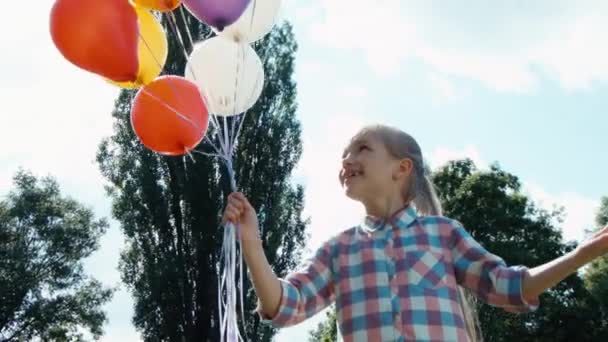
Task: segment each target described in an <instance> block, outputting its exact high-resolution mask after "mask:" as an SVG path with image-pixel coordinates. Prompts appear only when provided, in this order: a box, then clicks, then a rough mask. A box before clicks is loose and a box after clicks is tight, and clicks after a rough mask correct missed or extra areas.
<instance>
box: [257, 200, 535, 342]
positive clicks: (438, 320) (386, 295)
mask: <svg viewBox="0 0 608 342" xmlns="http://www.w3.org/2000/svg"><path fill="white" fill-rule="evenodd" d="M526 272H527V269H526V268H525V267H523V266H519V267H507V265H506V264H505V262H504V261H503V260H502V259H500V258H499V257H497V256H495V255H493V254H491V253H489V252H488V251H486V250H485V249H484V248H482V247H481V246H480V245H479V244H478V243H477V242H476V241H475V240H473V238H472V237H471V236H470V235H469V234H468V233H467V232H466V231H465V229H464V228H463V227H462V225H461V224H460V223H458V222H456V221H454V220H451V219H448V218H445V217H431V216H428V217H418V216H417V213H416V211H415V209H414V208H413V207H411V206H410V207H406V208H405V209H403V210H401V211H399V212H398V213H397V214H395V215H394V216H393V218H392V219H390V220H386V221H384V222H378V221H372V220H371V219H369V218H366V220H365V222H363V223H362V224H361V225H359V226H357V227H355V228H351V229H349V230H347V231H344V232H342V233H341V234H339V235H338V236H336V237H334V238H333V239H331V240H330V241H328V242H326V243H325V244H324V245H323V246H322V247H321V248H320V249H319V250H318V251H317V253H316V255H315V256H314V257H313V258H311V259H309V260H308V262H307V264H306V265H305V267H303V268H302V269H301V270H299V271H297V272H295V273H293V274H290V275H289V276H288V277H287V278H286V279H281V286H282V299H281V302H280V306H279V311H278V313H277V315H276V316H275V317H272V318H270V317H264V319H265V322H270V323H271V324H272V325H274V326H275V327H285V326H290V325H294V324H297V323H299V322H301V321H303V320H305V319H307V318H309V317H311V316H312V315H314V314H316V313H317V312H319V311H321V310H323V309H324V308H325V307H327V306H328V305H330V304H331V303H333V302H334V301H335V303H336V310H337V316H338V325H339V328H340V333H341V334H342V337H343V339H344V341H345V342H349V341H468V337H467V334H466V330H465V324H464V321H463V314H462V310H461V307H460V305H459V301H458V293H457V288H458V287H457V285H461V286H463V287H466V288H468V289H470V290H472V291H473V292H474V293H475V294H476V295H477V296H478V297H479V298H481V299H482V300H484V301H485V302H487V303H488V304H490V305H494V306H498V307H502V308H504V309H506V310H508V311H511V312H526V311H530V310H534V309H535V308H536V307H537V305H538V301H535V302H534V303H526V301H525V300H524V298H523V296H522V280H523V277H524V275H525V273H526Z"/></svg>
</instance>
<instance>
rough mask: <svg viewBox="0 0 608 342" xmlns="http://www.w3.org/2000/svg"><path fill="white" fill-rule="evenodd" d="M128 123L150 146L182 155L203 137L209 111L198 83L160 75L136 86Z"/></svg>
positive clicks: (166, 152)
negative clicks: (137, 89) (140, 85)
mask: <svg viewBox="0 0 608 342" xmlns="http://www.w3.org/2000/svg"><path fill="white" fill-rule="evenodd" d="M131 125H132V126H133V130H134V131H135V134H137V136H138V137H139V139H140V141H141V142H142V143H143V144H144V145H145V146H146V147H148V148H149V149H151V150H153V151H156V152H158V153H162V154H165V155H183V154H185V153H187V152H188V151H190V150H192V149H194V148H195V147H196V146H197V145H198V144H199V143H200V142H201V141H202V140H203V138H204V137H205V134H206V133H207V128H208V126H209V112H208V110H207V107H206V106H205V103H204V101H203V98H202V96H201V93H200V92H199V89H198V87H197V86H196V85H195V84H194V83H192V82H190V81H188V80H187V79H185V78H183V77H180V76H173V75H167V76H161V77H159V78H157V79H156V80H154V81H152V82H151V83H149V84H148V85H146V86H144V87H143V88H141V89H140V90H139V92H138V93H137V95H136V96H135V99H134V101H133V107H132V108H131Z"/></svg>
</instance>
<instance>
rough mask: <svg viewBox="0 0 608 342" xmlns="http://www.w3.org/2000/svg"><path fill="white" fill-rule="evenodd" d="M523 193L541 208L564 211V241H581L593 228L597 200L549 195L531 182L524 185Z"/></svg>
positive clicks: (576, 195)
mask: <svg viewBox="0 0 608 342" xmlns="http://www.w3.org/2000/svg"><path fill="white" fill-rule="evenodd" d="M524 191H526V192H527V193H528V194H529V195H530V197H531V198H532V199H533V200H534V201H535V203H537V204H538V205H539V206H540V207H541V208H544V209H547V210H553V209H554V208H556V207H563V208H564V209H565V217H564V222H563V223H562V224H561V226H562V228H563V236H564V239H565V240H566V241H572V240H576V241H579V242H580V241H582V240H584V239H585V238H586V235H585V231H586V230H590V229H593V228H594V227H595V213H596V211H597V210H598V208H599V205H600V202H599V200H595V199H591V198H586V197H584V196H582V195H580V194H576V193H563V192H559V193H550V192H548V191H546V190H544V189H543V188H542V187H541V186H540V185H538V184H536V183H533V182H525V183H524Z"/></svg>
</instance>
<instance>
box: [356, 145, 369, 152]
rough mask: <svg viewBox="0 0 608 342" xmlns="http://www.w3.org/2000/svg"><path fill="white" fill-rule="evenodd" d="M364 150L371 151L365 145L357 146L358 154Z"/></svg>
mask: <svg viewBox="0 0 608 342" xmlns="http://www.w3.org/2000/svg"><path fill="white" fill-rule="evenodd" d="M364 150H370V151H371V148H369V146H367V145H360V146H359V152H362V151H364Z"/></svg>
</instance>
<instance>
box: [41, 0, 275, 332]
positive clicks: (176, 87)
mask: <svg viewBox="0 0 608 342" xmlns="http://www.w3.org/2000/svg"><path fill="white" fill-rule="evenodd" d="M280 1H281V0H181V1H180V0H56V2H55V4H54V6H53V8H52V10H51V18H50V19H51V20H50V32H51V37H52V39H53V42H54V43H55V45H56V47H57V48H58V50H59V51H60V52H61V54H62V55H63V56H64V57H65V58H66V59H67V60H68V61H69V62H71V63H72V64H74V65H76V66H77V67H79V68H81V69H83V70H86V71H88V72H91V73H94V74H96V75H99V76H100V77H101V78H103V79H105V80H106V81H107V82H109V83H111V84H114V85H116V86H118V87H121V88H127V89H138V91H137V94H136V95H135V97H134V99H133V103H132V108H131V113H130V114H131V125H132V127H133V131H134V132H135V134H136V135H137V137H138V138H139V140H140V141H141V143H142V144H143V145H144V146H146V147H147V148H149V149H151V150H152V151H155V152H157V153H160V154H163V155H169V156H182V155H186V154H187V155H189V156H190V157H192V155H191V152H198V153H201V154H205V155H211V156H215V157H219V158H221V159H222V160H223V161H224V162H225V165H226V167H227V170H228V174H229V177H230V183H231V185H232V190H233V191H234V190H236V181H235V177H234V170H233V167H232V155H233V152H234V146H235V143H236V140H237V138H238V135H239V132H240V131H241V126H242V123H243V121H244V115H245V114H243V113H246V112H247V110H249V109H250V108H251V107H252V106H253V105H254V104H255V103H256V102H257V100H258V99H259V97H260V95H261V93H262V89H263V86H264V69H263V65H262V62H261V60H260V58H259V56H258V55H257V53H256V52H255V50H254V49H253V48H252V47H251V44H252V43H254V42H256V41H258V40H260V39H261V38H263V37H264V36H265V35H266V34H267V33H268V32H269V31H270V30H271V29H272V27H273V26H274V24H275V21H276V18H277V16H278V12H279V7H280ZM184 8H185V9H186V10H188V11H189V12H190V13H191V14H192V15H193V16H194V17H196V18H197V19H198V20H200V21H201V22H203V23H205V24H207V25H208V26H209V27H211V29H212V31H213V32H214V33H215V36H214V37H211V38H208V39H205V40H203V41H198V42H193V41H192V35H191V33H190V31H189V30H188V25H185V27H186V30H187V32H185V33H186V34H187V35H186V34H182V33H180V32H179V30H178V25H177V23H176V19H175V14H174V13H175V12H178V11H179V12H181V15H182V18H184ZM163 15H165V17H166V19H167V23H168V24H169V26H170V27H172V28H173V29H174V30H175V33H176V37H177V38H178V40H179V43H180V44H181V47H182V49H183V52H184V54H185V57H186V60H187V63H186V68H185V70H184V74H183V75H162V76H161V72H162V70H163V68H164V66H165V63H166V60H167V55H168V43H167V35H166V33H165V29H164V27H163V25H162V24H161V21H160V19H159V17H162V16H163ZM172 25H173V26H172ZM182 36H184V37H188V38H189V39H190V45H191V46H192V47H193V48H192V51H191V53H188V52H187V51H186V48H185V43H184V41H183V39H182ZM228 117H231V119H230V120H229V119H227V118H228ZM209 126H212V127H213V128H214V130H213V134H212V135H210V136H209V135H208V134H207V133H208V132H207V131H208V128H209ZM203 141H205V142H207V143H209V145H210V146H211V147H213V150H214V151H215V153H203V152H201V151H197V150H196V147H197V146H199V144H200V143H201V142H203ZM235 230H236V229H235V227H232V226H231V225H230V224H229V225H228V226H227V227H226V229H224V241H223V247H222V263H223V264H222V266H223V267H222V268H223V271H222V272H221V275H219V285H218V303H219V316H220V328H221V329H220V330H221V336H222V341H225V340H226V341H240V340H242V337H241V335H240V332H239V329H238V324H237V314H236V306H237V293H238V292H239V291H240V300H241V310H242V308H243V305H242V304H243V299H242V296H243V294H242V281H243V265H242V255H240V253H239V252H240V251H239V250H238V248H237V244H236V241H237V236H236V231H235ZM237 254H238V255H239V257H240V259H239V262H238V263H237ZM239 270H240V276H239V277H238V282H239V284H237V277H236V274H237V273H238V271H239ZM237 287H238V288H237ZM241 314H243V311H241Z"/></svg>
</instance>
